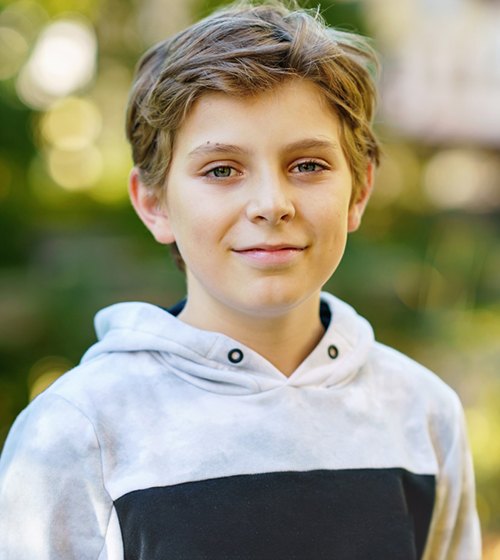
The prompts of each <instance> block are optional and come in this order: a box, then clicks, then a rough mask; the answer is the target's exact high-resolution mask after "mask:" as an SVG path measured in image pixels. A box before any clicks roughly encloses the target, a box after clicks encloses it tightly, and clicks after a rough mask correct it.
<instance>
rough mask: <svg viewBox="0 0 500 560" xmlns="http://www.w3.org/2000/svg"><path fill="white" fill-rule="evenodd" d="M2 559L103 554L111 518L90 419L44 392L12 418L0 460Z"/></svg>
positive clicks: (80, 559) (72, 559)
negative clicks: (16, 417) (13, 420)
mask: <svg viewBox="0 0 500 560" xmlns="http://www.w3.org/2000/svg"><path fill="white" fill-rule="evenodd" d="M0 511H1V512H2V515H1V516H0V558H2V559H3V560H33V559H34V558H36V559H37V560H87V559H88V560H98V559H99V560H100V559H105V558H108V555H107V554H106V543H105V537H106V532H107V528H108V525H109V524H110V522H111V523H113V518H114V515H113V502H112V500H111V498H110V496H109V495H108V493H107V492H106V489H105V488H104V483H103V473H102V465H101V457H100V449H99V442H98V440H97V437H96V434H95V431H94V429H93V426H92V424H91V422H90V421H89V420H88V418H87V417H86V416H85V415H84V414H83V413H82V412H80V411H79V410H78V409H77V408H76V407H75V406H73V405H72V404H71V403H69V402H68V401H66V400H65V399H64V398H62V397H60V396H57V395H51V394H43V395H40V396H39V397H38V398H37V399H35V401H33V402H32V403H31V405H30V406H29V407H28V408H27V409H26V410H24V411H23V412H22V413H21V414H20V416H19V417H18V419H17V420H16V422H15V423H14V425H13V427H12V429H11V432H10V434H9V437H8V438H7V441H6V444H5V447H4V450H3V452H2V456H1V459H0Z"/></svg>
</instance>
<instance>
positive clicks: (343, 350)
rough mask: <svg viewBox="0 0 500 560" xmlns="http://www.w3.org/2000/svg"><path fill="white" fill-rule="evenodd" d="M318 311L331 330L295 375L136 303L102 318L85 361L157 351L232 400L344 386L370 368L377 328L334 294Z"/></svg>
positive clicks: (188, 377) (181, 372)
mask: <svg viewBox="0 0 500 560" xmlns="http://www.w3.org/2000/svg"><path fill="white" fill-rule="evenodd" d="M321 306H322V310H323V314H325V313H324V312H325V311H326V314H329V315H330V316H331V318H330V321H329V324H328V326H327V329H326V332H325V334H324V335H323V337H322V339H321V340H320V342H319V343H318V345H317V346H316V348H315V349H314V350H313V351H312V352H311V354H309V356H308V357H307V358H306V359H305V360H304V361H303V362H302V363H301V364H300V366H299V367H298V368H297V369H296V370H295V371H294V372H293V373H292V374H291V375H290V376H286V375H284V374H283V373H282V372H280V371H279V370H278V369H277V368H276V367H275V366H274V365H273V364H271V363H270V362H268V361H267V360H266V359H265V358H263V357H262V356H261V355H260V354H258V353H257V352H255V351H254V350H252V349H250V348H248V347H246V346H245V345H243V344H241V343H240V342H238V341H237V340H234V339H232V338H231V337H228V336H226V335H223V334H220V333H217V332H211V331H204V330H201V329H197V328H195V327H192V326H190V325H187V324H186V323H183V322H182V321H180V320H179V319H177V318H176V317H175V316H174V315H173V314H172V313H170V312H168V311H166V310H164V309H162V308H161V307H157V306H155V305H151V304H148V303H139V302H129V303H118V304H115V305H112V306H110V307H107V308H105V309H103V310H101V311H99V313H97V315H96V318H95V327H96V333H97V337H98V342H97V343H96V344H94V345H93V346H92V347H90V348H89V350H88V351H87V353H86V354H85V355H84V356H83V358H82V362H87V361H89V360H92V359H94V358H96V357H99V356H102V355H104V354H110V353H117V352H119V353H124V352H149V353H154V354H155V359H156V360H155V363H157V361H158V360H159V361H160V362H162V363H163V364H164V365H165V369H166V371H168V372H170V373H174V374H175V375H177V376H178V377H181V378H183V379H184V380H185V381H187V382H189V383H191V384H193V385H196V386H198V387H200V388H202V389H204V390H207V391H211V392H217V393H224V394H235V395H241V394H250V393H257V392H262V391H268V390H270V389H274V388H278V387H280V386H283V385H291V386H295V387H304V386H319V387H330V386H334V385H342V384H345V383H347V382H348V381H349V380H350V379H351V378H352V377H353V376H355V375H356V374H357V372H358V371H359V369H360V368H361V367H362V366H363V364H364V363H365V361H366V358H367V355H368V353H369V351H370V349H371V346H372V345H373V341H374V337H373V330H372V328H371V326H370V324H369V323H368V322H367V321H366V320H365V319H364V318H362V317H360V316H359V315H358V314H357V313H356V312H355V311H354V309H353V308H352V307H350V306H349V305H347V304H346V303H344V302H342V301H341V300H339V299H338V298H336V297H334V296H332V295H331V294H328V293H325V292H322V294H321ZM328 312H329V313H328ZM124 359H126V358H124ZM145 367H146V365H145ZM125 369H126V368H124V370H125Z"/></svg>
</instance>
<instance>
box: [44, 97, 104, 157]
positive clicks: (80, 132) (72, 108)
mask: <svg viewBox="0 0 500 560" xmlns="http://www.w3.org/2000/svg"><path fill="white" fill-rule="evenodd" d="M101 126H102V118H101V114H100V112H99V109H98V108H97V106H96V105H95V104H94V103H92V102H91V101H88V100H86V99H79V98H76V97H67V98H64V99H62V100H61V101H58V102H57V103H55V104H54V105H53V106H52V107H51V108H50V109H49V110H48V112H47V113H46V114H45V115H44V117H43V118H42V122H41V132H42V136H43V137H44V138H45V140H46V141H47V142H48V143H49V144H51V145H52V146H53V147H55V148H59V149H61V150H80V149H83V148H85V147H87V146H89V145H90V144H92V142H94V140H96V139H97V137H98V136H99V133H100V131H101Z"/></svg>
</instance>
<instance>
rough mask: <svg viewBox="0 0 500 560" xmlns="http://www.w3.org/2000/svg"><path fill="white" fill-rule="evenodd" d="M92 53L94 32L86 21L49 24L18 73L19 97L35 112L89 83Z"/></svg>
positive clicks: (94, 58)
mask: <svg viewBox="0 0 500 560" xmlns="http://www.w3.org/2000/svg"><path fill="white" fill-rule="evenodd" d="M96 54H97V40H96V37H95V33H94V31H93V29H92V27H91V26H90V25H89V24H88V23H87V22H86V21H84V20H81V19H67V20H59V21H56V22H55V23H52V24H50V25H49V26H47V27H46V28H45V30H44V31H43V32H42V33H41V35H40V37H39V38H38V41H37V43H36V45H35V48H34V50H33V53H32V55H31V57H30V59H29V60H28V62H27V63H26V65H25V66H24V67H23V69H22V70H21V73H20V75H19V79H18V82H17V90H18V94H19V97H20V98H21V100H22V101H23V102H24V103H26V104H27V105H29V106H31V107H33V108H35V109H45V108H47V107H49V106H50V105H51V103H52V102H53V101H55V100H56V99H60V98H61V97H65V96H67V95H69V94H71V93H73V92H75V91H77V90H78V89H80V88H83V87H84V86H86V85H87V84H88V83H89V82H90V81H91V79H92V78H93V76H94V72H95V62H96Z"/></svg>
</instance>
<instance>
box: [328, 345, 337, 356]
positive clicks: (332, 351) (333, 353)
mask: <svg viewBox="0 0 500 560" xmlns="http://www.w3.org/2000/svg"><path fill="white" fill-rule="evenodd" d="M328 355H329V356H330V358H331V359H332V360H335V358H337V357H338V355H339V349H338V348H337V347H336V346H335V345H334V344H330V346H328Z"/></svg>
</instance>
